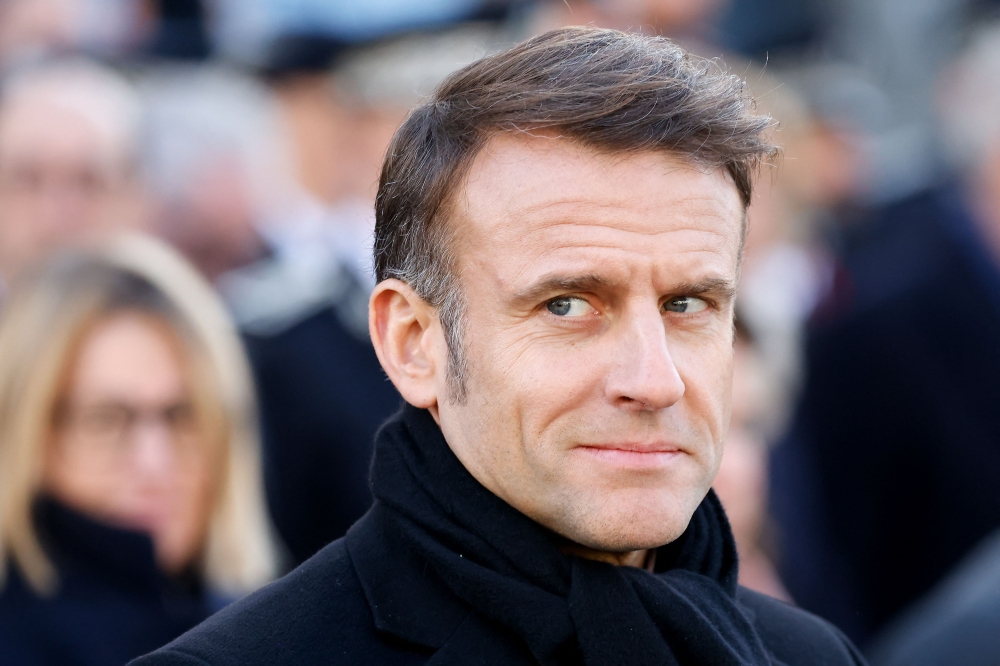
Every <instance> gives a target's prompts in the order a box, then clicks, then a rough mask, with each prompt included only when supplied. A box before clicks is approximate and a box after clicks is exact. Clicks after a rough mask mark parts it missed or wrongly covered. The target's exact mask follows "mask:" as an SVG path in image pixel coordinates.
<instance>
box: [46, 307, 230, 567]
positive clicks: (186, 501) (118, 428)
mask: <svg viewBox="0 0 1000 666" xmlns="http://www.w3.org/2000/svg"><path fill="white" fill-rule="evenodd" d="M68 370H69V373H68V377H67V380H66V384H65V390H64V392H63V394H62V396H61V399H60V400H59V401H58V404H57V407H56V421H55V423H56V427H55V428H54V434H53V438H52V441H51V442H50V444H49V447H48V450H47V456H46V459H45V470H44V485H45V489H46V490H47V492H48V493H49V494H50V495H52V496H53V497H55V498H56V499H58V500H60V501H61V502H63V503H64V504H66V505H67V506H70V507H72V508H74V509H76V510H78V511H80V512H82V513H85V514H87V515H89V516H91V517H93V518H95V519H97V520H100V521H102V522H106V523H109V524H112V525H115V526H119V527H124V528H128V529H133V530H138V531H144V532H147V533H149V534H150V535H151V536H152V538H153V542H154V546H155V549H156V556H157V560H158V561H159V563H160V565H161V567H162V568H164V569H165V570H167V571H172V572H175V571H178V570H180V569H183V568H184V567H185V566H187V565H189V564H191V562H192V560H193V559H194V558H195V557H197V556H198V554H199V553H200V551H201V549H202V546H203V544H204V541H205V535H206V531H207V527H208V518H209V514H210V510H211V506H212V487H213V485H214V484H213V480H214V479H215V478H217V473H216V470H217V468H218V466H219V463H218V461H217V460H216V457H217V454H216V453H215V452H216V451H217V450H219V449H220V447H212V446H211V445H210V442H209V437H208V436H207V435H206V429H205V428H204V427H203V426H202V425H201V423H200V420H199V418H198V416H197V412H196V409H195V405H194V402H193V398H192V394H191V371H190V367H189V361H188V360H187V359H185V354H184V351H183V347H182V345H181V342H180V341H179V340H178V339H177V337H176V335H175V334H174V333H173V332H172V331H171V329H170V328H169V327H168V325H167V324H165V323H164V322H162V321H160V320H158V319H156V318H154V317H153V316H150V315H146V314H142V313H129V312H125V313H120V314H114V315H111V316H109V317H107V318H105V319H103V320H100V321H98V323H97V324H95V325H94V326H93V327H92V328H90V329H89V330H88V331H87V332H86V333H85V335H84V337H83V339H82V341H81V342H80V344H79V347H78V351H77V352H76V356H75V358H74V359H72V360H71V362H70V366H69V368H68Z"/></svg>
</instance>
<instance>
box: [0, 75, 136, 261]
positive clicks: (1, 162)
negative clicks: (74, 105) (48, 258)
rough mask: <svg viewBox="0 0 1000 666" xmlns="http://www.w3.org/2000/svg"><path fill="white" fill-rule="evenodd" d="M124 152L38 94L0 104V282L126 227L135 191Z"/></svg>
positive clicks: (130, 219)
mask: <svg viewBox="0 0 1000 666" xmlns="http://www.w3.org/2000/svg"><path fill="white" fill-rule="evenodd" d="M126 153H127V149H126V148H125V146H122V145H121V141H119V140H116V139H115V138H114V137H110V136H106V135H105V133H104V132H102V131H101V129H100V128H99V127H97V126H96V125H95V124H93V123H91V122H90V121H89V120H88V118H87V117H85V116H84V115H83V114H81V113H76V112H75V111H74V110H72V109H70V108H68V107H66V106H60V105H58V104H53V103H51V102H50V101H49V100H47V99H46V98H45V96H43V95H38V94H25V95H23V96H20V97H18V96H15V97H14V98H13V99H11V100H8V101H7V102H6V103H5V104H2V105H0V275H2V276H3V277H4V278H5V279H7V280H10V279H12V278H13V277H15V276H16V275H17V274H18V273H19V272H20V271H22V270H23V269H24V268H26V267H27V266H29V265H30V264H32V263H33V262H35V261H36V260H38V259H39V258H41V257H42V256H44V255H46V254H48V253H49V252H51V251H53V250H55V249H58V248H60V247H64V246H68V245H73V244H77V243H80V242H86V241H88V240H90V239H91V238H98V237H101V236H103V235H105V234H106V233H108V232H109V231H110V230H112V229H117V228H120V227H124V226H129V225H133V224H135V222H136V219H137V216H138V213H139V208H138V188H137V187H136V184H135V182H134V179H133V177H132V174H131V173H130V165H129V164H128V156H127V154H126Z"/></svg>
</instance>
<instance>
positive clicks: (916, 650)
mask: <svg viewBox="0 0 1000 666" xmlns="http://www.w3.org/2000/svg"><path fill="white" fill-rule="evenodd" d="M997 627H1000V532H996V533H994V534H992V535H990V536H989V537H988V538H987V539H986V542H985V543H983V544H981V545H979V546H978V547H977V548H975V550H973V552H972V554H971V555H969V557H967V558H966V559H965V561H963V562H962V563H961V565H960V566H959V567H958V568H957V569H956V570H955V571H953V572H952V573H951V574H949V575H948V577H947V578H946V579H945V580H944V581H942V582H941V584H940V585H938V586H937V587H935V588H934V589H933V590H932V591H931V593H930V594H928V595H926V596H925V597H924V598H922V599H921V600H920V601H919V602H918V603H916V604H914V605H913V606H912V607H911V608H910V609H909V610H908V611H907V612H906V613H903V614H902V617H900V618H899V620H898V621H895V622H893V623H892V625H891V626H890V628H889V629H887V630H886V631H885V632H883V633H882V634H881V635H880V636H879V638H878V639H876V641H875V644H874V645H873V646H872V647H871V648H870V654H871V661H872V664H873V665H877V666H996V665H997V664H1000V632H998V631H997Z"/></svg>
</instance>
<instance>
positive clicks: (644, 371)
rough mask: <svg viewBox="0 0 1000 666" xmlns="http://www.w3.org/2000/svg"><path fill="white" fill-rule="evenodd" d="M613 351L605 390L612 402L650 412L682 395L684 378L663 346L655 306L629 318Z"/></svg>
mask: <svg viewBox="0 0 1000 666" xmlns="http://www.w3.org/2000/svg"><path fill="white" fill-rule="evenodd" d="M614 354H615V356H614V364H613V367H612V370H611V373H610V375H609V377H608V382H607V388H606V390H607V395H608V398H609V399H610V400H611V401H612V402H613V403H614V404H615V405H617V406H620V407H625V408H627V409H632V410H635V411H653V410H658V409H666V408H667V407H670V406H671V405H674V404H676V403H677V401H679V400H680V399H681V397H682V396H683V395H684V380H683V379H681V376H680V373H679V372H678V371H677V366H676V365H675V364H674V360H673V358H672V357H671V355H670V350H669V349H668V348H667V334H666V328H665V327H664V323H663V317H662V315H661V314H660V312H659V308H655V309H654V308H646V309H644V310H643V311H641V312H637V313H636V314H634V315H633V316H631V317H630V318H629V320H628V324H627V325H626V326H625V327H624V328H623V330H622V331H621V333H620V337H619V338H618V340H617V348H616V350H615V352H614Z"/></svg>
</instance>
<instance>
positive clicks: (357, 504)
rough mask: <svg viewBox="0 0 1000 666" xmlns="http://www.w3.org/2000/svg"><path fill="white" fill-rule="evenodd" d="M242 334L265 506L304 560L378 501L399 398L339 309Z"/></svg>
mask: <svg viewBox="0 0 1000 666" xmlns="http://www.w3.org/2000/svg"><path fill="white" fill-rule="evenodd" d="M245 340H246V341H247V348H248V351H249V353H250V359H251V363H252V365H253V369H254V375H255V379H256V381H257V386H258V394H259V396H260V410H261V422H262V426H263V442H264V481H265V486H266V488H267V497H268V505H269V508H270V510H271V516H272V518H273V520H274V523H275V526H276V527H277V528H278V532H279V534H280V535H281V537H282V539H283V540H284V542H285V545H286V546H287V547H288V550H289V551H290V553H291V555H292V558H293V560H294V563H295V564H299V563H301V562H303V561H305V560H306V559H308V558H309V557H311V556H312V555H313V554H315V553H316V552H317V551H318V550H319V549H320V548H322V547H323V546H325V545H326V544H328V543H330V542H331V541H333V540H334V539H339V538H340V537H342V536H344V534H345V533H346V532H347V528H349V527H350V526H351V525H353V524H354V522H355V521H357V519H358V518H360V517H361V516H362V515H364V513H365V511H367V510H368V507H369V506H371V503H372V496H371V491H370V490H369V488H368V474H369V467H370V466H371V457H372V448H373V446H374V441H375V432H376V431H377V430H378V428H379V426H380V425H382V423H383V422H384V421H385V420H386V419H387V418H388V417H389V416H391V415H392V414H393V413H394V412H395V411H397V410H398V409H399V405H400V401H401V399H400V397H399V393H397V392H396V389H395V387H393V385H392V383H391V382H390V381H389V380H388V379H387V378H386V376H385V372H383V370H382V366H381V365H379V362H378V357H376V356H375V350H374V349H373V348H372V345H371V342H369V341H368V339H367V338H365V339H359V338H358V337H357V336H355V335H353V334H352V333H351V332H350V331H349V330H348V329H347V328H345V326H344V325H343V324H342V323H341V322H340V321H339V319H338V318H337V316H336V312H335V311H334V310H333V309H332V308H327V309H325V310H322V311H320V312H317V313H316V314H313V315H312V316H310V317H309V318H307V319H305V320H303V321H301V322H299V323H297V324H296V325H294V326H292V327H291V328H289V329H287V330H285V331H282V332H281V333H279V334H276V335H273V336H255V335H246V336H245Z"/></svg>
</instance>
